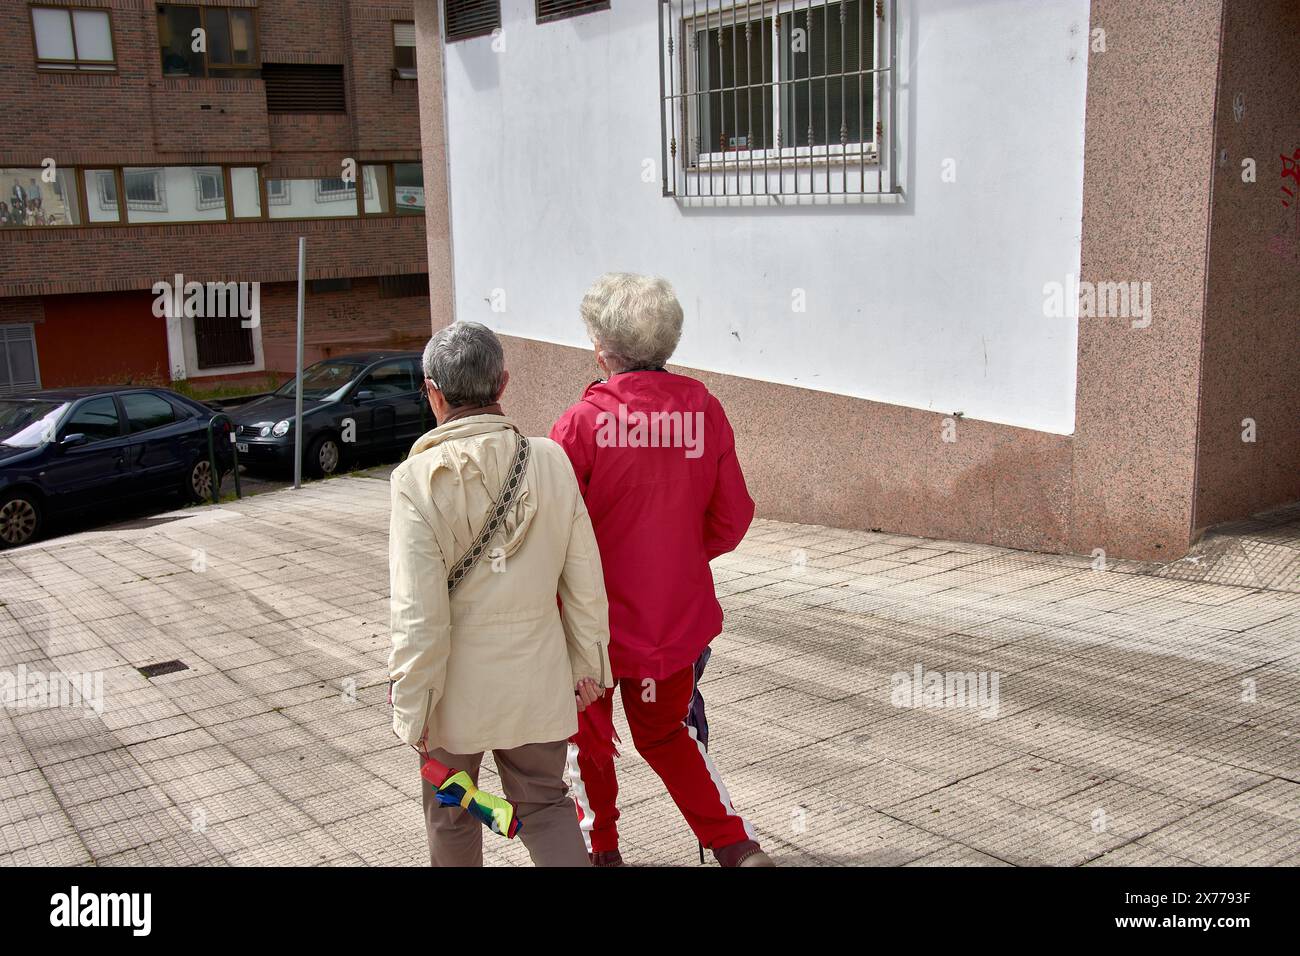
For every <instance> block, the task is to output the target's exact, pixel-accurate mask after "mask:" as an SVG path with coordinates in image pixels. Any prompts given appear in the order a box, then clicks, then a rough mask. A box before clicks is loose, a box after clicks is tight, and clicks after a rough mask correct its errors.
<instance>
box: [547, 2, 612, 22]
mask: <svg viewBox="0 0 1300 956" xmlns="http://www.w3.org/2000/svg"><path fill="white" fill-rule="evenodd" d="M608 9H609V0H537V22H538V23H550V22H551V21H552V20H566V19H568V18H569V17H580V16H582V15H583V14H584V13H595V12H596V11H597V10H608Z"/></svg>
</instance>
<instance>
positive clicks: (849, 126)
mask: <svg viewBox="0 0 1300 956" xmlns="http://www.w3.org/2000/svg"><path fill="white" fill-rule="evenodd" d="M895 3H896V0H749V2H745V0H737V2H733V0H659V38H660V43H659V58H660V105H661V110H660V127H661V133H662V157H661V169H662V180H663V194H664V195H665V196H668V197H672V198H674V199H677V200H678V201H682V202H688V203H690V204H734V203H756V202H765V201H768V202H789V201H812V202H827V201H839V202H852V201H873V202H875V201H882V200H885V199H886V198H889V199H895V200H896V199H898V198H901V196H902V186H901V182H900V181H899V177H898V176H897V175H896V174H895V171H896V170H897V169H898V165H897V162H896V153H897V150H896V142H897V137H896V133H895V129H894V127H895V123H894V116H895V115H896V107H895V102H896V93H897V90H896V81H895V77H896V73H897V60H896V50H897V42H896V35H897V33H896V20H895V14H894V7H895Z"/></svg>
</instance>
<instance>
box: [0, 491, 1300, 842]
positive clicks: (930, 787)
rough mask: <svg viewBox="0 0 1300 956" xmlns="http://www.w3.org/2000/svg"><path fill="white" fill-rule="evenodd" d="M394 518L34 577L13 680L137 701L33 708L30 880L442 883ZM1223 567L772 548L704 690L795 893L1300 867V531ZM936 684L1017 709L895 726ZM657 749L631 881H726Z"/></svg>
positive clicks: (378, 509) (1, 761)
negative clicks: (430, 842) (417, 725)
mask: <svg viewBox="0 0 1300 956" xmlns="http://www.w3.org/2000/svg"><path fill="white" fill-rule="evenodd" d="M387 511H388V488H387V484H386V482H385V481H384V480H383V477H382V473H381V474H379V475H378V476H377V477H346V478H339V479H335V480H332V481H328V482H322V483H317V484H313V485H310V486H308V487H307V488H306V489H304V490H303V491H300V492H296V493H295V492H278V493H272V494H267V495H262V496H259V497H256V498H252V499H248V500H245V501H243V502H239V503H235V504H230V505H225V506H222V507H220V508H215V509H213V508H207V509H194V510H187V511H183V512H176V513H173V514H171V515H167V516H163V517H161V518H158V519H153V520H145V521H138V522H134V523H133V524H132V525H131V526H129V527H125V528H115V529H105V530H98V531H91V532H86V533H82V534H78V535H74V536H71V537H67V538H63V539H59V540H55V541H51V542H48V543H45V544H38V545H34V546H31V547H28V548H24V549H20V550H17V551H11V552H5V553H4V554H0V672H3V671H8V672H10V673H15V672H17V670H18V669H19V667H20V666H21V667H23V668H25V669H26V671H27V672H29V673H43V672H50V671H53V670H58V671H61V672H63V673H64V674H83V673H94V672H102V673H103V675H104V676H103V680H104V684H103V688H104V709H103V713H102V715H96V714H94V713H93V712H86V711H85V710H84V709H77V708H70V707H63V708H57V709H37V708H26V709H23V708H8V709H0V864H6V865H23V864H46V863H62V864H92V863H94V864H100V865H116V864H204V865H222V864H307V865H310V864H337V865H356V864H402V865H408V864H420V863H421V862H422V861H423V860H425V859H426V856H425V850H424V845H423V829H422V824H421V816H420V810H419V801H418V783H417V777H416V774H415V770H414V768H413V766H412V755H411V752H410V751H409V749H406V748H404V747H403V746H401V745H400V744H398V742H397V741H396V738H394V737H393V736H392V735H391V732H390V731H389V729H388V723H389V721H388V710H387V706H386V703H385V692H386V683H385V675H384V664H385V659H386V655H387V643H388V635H387V597H386V595H387V586H388V569H387V558H386V549H387V540H386V539H387V534H386V531H387ZM1198 554H1199V555H1200V559H1201V560H1199V561H1196V560H1187V561H1183V562H1175V563H1173V564H1171V565H1167V566H1163V567H1162V566H1155V565H1138V564H1132V563H1119V564H1116V565H1115V566H1113V567H1111V568H1110V569H1109V570H1104V571H1103V570H1094V569H1093V567H1092V562H1091V561H1090V560H1089V559H1086V558H1071V557H1048V556H1042V555H1034V554H1027V553H1024V552H1014V551H1007V550H1004V549H999V548H993V547H985V546H980V545H969V544H959V543H953V542H941V541H929V540H923V539H918V538H910V537H904V536H898V535H887V534H867V533H857V532H847V531H837V530H832V529H826V528H814V527H803V526H797V525H789V524H779V523H775V522H757V523H756V524H755V526H754V528H753V529H752V530H751V532H750V534H749V536H748V538H747V539H746V541H745V543H744V545H743V546H742V547H741V549H740V550H739V552H737V553H736V554H734V555H729V556H727V557H725V558H722V559H719V560H718V561H717V562H715V575H716V578H717V581H718V589H719V592H720V594H721V595H723V596H724V598H723V603H724V606H725V607H726V609H727V624H726V630H725V632H724V633H723V635H722V636H720V637H719V638H718V639H717V640H716V641H715V643H714V657H713V661H712V662H711V663H710V665H709V669H708V672H707V674H706V676H705V681H704V685H703V689H704V693H705V696H706V698H707V701H708V704H709V719H710V724H711V728H712V733H713V753H714V756H715V759H716V761H717V763H718V765H719V767H720V769H721V771H722V774H723V777H724V779H725V781H726V783H727V785H728V787H729V789H730V791H731V794H732V796H733V798H734V801H735V803H736V805H737V807H738V808H739V809H740V810H741V812H743V813H744V814H745V815H746V816H747V817H749V818H750V819H751V820H752V822H753V823H754V825H755V826H756V827H757V829H758V830H759V835H760V838H761V839H762V841H763V843H764V845H765V846H767V847H768V849H769V850H770V851H771V852H772V853H773V855H774V856H775V857H776V858H777V860H778V862H780V863H784V864H836V863H846V864H863V863H865V864H881V865H1000V864H1008V863H1009V864H1021V865H1023V864H1044V863H1045V864H1060V865H1080V864H1087V865H1132V864H1185V863H1186V864H1254V865H1276V864H1296V863H1300V782H1298V781H1300V747H1297V743H1300V736H1298V735H1300V716H1298V714H1300V680H1298V679H1297V677H1298V676H1300V511H1297V510H1294V509H1293V510H1291V511H1287V512H1280V513H1278V514H1275V515H1273V516H1270V517H1267V518H1264V519H1260V520H1257V521H1254V522H1250V523H1247V524H1245V525H1243V526H1241V527H1239V528H1237V529H1235V530H1234V529H1228V533H1223V534H1220V535H1218V536H1216V537H1214V538H1212V539H1209V540H1208V541H1207V545H1206V546H1203V548H1202V549H1201V550H1200V551H1199V552H1198ZM1196 557H1197V554H1194V555H1192V558H1196ZM1222 581H1227V582H1228V583H1220V582H1222ZM170 661H180V662H182V663H183V664H184V665H185V666H186V668H187V669H185V670H180V671H177V672H175V673H170V674H165V675H162V676H156V677H153V678H148V677H146V676H144V674H142V673H141V671H140V670H138V668H141V667H146V666H147V665H151V664H159V663H164V662H170ZM918 667H919V668H921V669H922V681H921V684H922V687H921V689H924V687H925V683H924V675H925V674H929V673H932V672H938V673H940V674H942V675H945V676H946V677H947V678H949V679H950V680H951V679H952V678H953V677H954V675H956V674H966V673H969V674H972V675H973V678H974V679H975V680H978V676H977V675H979V674H981V673H983V674H984V675H985V677H986V678H991V676H992V675H994V674H996V676H997V680H998V684H997V690H998V693H997V696H996V708H994V701H993V700H992V699H990V698H986V699H985V700H984V701H983V706H961V707H898V706H895V705H894V703H891V694H892V696H893V697H894V698H895V699H896V701H899V702H901V698H900V697H899V695H900V694H901V693H902V690H901V681H897V680H894V677H893V675H896V674H899V673H905V674H907V675H914V674H915V673H916V670H917V668H918ZM896 683H898V684H900V688H899V689H895V688H894V687H893V686H892V685H893V684H896ZM910 683H911V681H910V679H909V681H908V682H907V684H908V686H910ZM977 686H978V685H977ZM952 689H955V688H952ZM984 689H985V691H986V692H989V693H991V691H992V685H991V684H985V685H984ZM917 696H918V698H920V697H921V696H922V695H920V694H918V695H917ZM922 702H923V701H922ZM979 703H980V702H979V701H976V704H977V705H978V704H979ZM994 709H996V714H994ZM616 710H617V708H616ZM620 727H621V730H620V733H621V735H622V736H623V738H624V740H630V737H629V736H628V735H627V733H626V728H625V726H623V725H622V724H621V718H620ZM624 749H625V751H626V753H625V756H624V757H623V758H622V759H621V761H620V763H619V771H620V782H621V787H622V795H623V796H622V800H621V807H622V809H623V820H622V831H623V834H624V855H625V857H627V858H628V860H629V861H630V862H635V863H643V864H644V863H649V864H672V865H691V864H694V863H695V862H696V860H697V856H696V847H695V843H694V840H693V838H692V836H691V834H690V832H689V830H688V829H687V828H686V826H685V824H684V823H683V822H682V821H681V819H680V817H679V816H678V814H677V812H676V810H675V808H674V807H673V805H672V803H671V801H670V800H669V799H668V797H667V796H666V795H665V794H664V793H663V789H662V787H661V786H660V784H659V783H658V781H657V779H656V778H655V777H654V775H653V773H651V772H650V771H649V769H648V767H647V766H646V764H645V763H644V762H642V761H641V760H640V759H639V758H638V757H637V755H636V753H635V751H634V750H632V748H631V747H630V746H626V747H625V748H624ZM488 766H489V767H490V763H489V765H488ZM484 786H485V788H488V789H491V788H493V787H495V786H497V781H496V779H495V776H494V774H492V773H491V772H490V770H489V771H488V772H485V774H484ZM486 841H487V842H486V847H487V858H488V861H489V862H490V863H492V864H520V863H526V862H527V855H526V853H525V852H524V850H523V847H522V846H521V845H519V844H518V843H517V842H512V843H507V842H505V841H503V840H501V839H500V838H495V837H492V836H491V835H488V836H487V837H486Z"/></svg>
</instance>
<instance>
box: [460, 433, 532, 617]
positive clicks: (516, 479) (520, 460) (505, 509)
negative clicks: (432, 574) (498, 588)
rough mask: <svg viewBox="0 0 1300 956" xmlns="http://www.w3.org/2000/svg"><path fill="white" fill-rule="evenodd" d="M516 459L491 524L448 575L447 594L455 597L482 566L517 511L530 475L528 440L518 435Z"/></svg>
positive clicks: (511, 466)
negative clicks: (490, 545)
mask: <svg viewBox="0 0 1300 956" xmlns="http://www.w3.org/2000/svg"><path fill="white" fill-rule="evenodd" d="M515 438H516V441H515V457H514V460H513V461H512V462H511V463H510V470H509V471H508V472H506V480H505V483H504V484H502V486H501V491H500V493H499V494H498V495H497V500H496V501H495V502H494V503H493V505H492V510H491V511H490V512H488V517H487V522H486V523H485V524H484V525H483V529H482V530H481V531H479V533H478V537H476V538H475V539H474V543H473V544H472V545H470V547H469V550H468V551H466V552H465V553H464V554H463V555H461V558H460V560H459V561H457V562H456V563H455V564H454V565H453V566H452V569H451V573H450V574H448V575H447V593H448V594H451V593H452V592H453V591H455V590H456V588H457V586H458V585H459V584H460V582H461V581H463V580H465V577H466V575H468V574H469V573H470V572H471V571H473V570H474V568H475V567H477V566H478V563H479V560H480V559H481V558H482V557H483V555H484V553H485V552H486V551H487V546H488V542H489V541H491V540H492V538H493V537H494V536H495V535H496V533H497V531H499V530H500V529H501V524H502V522H504V521H505V520H506V515H507V514H509V513H510V509H511V508H513V507H514V504H515V499H516V498H517V497H518V496H519V489H520V488H521V487H522V486H523V483H524V475H525V474H527V472H528V439H527V438H525V437H524V436H523V435H520V434H519V433H518V432H516V433H515Z"/></svg>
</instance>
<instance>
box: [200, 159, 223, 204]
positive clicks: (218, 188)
mask: <svg viewBox="0 0 1300 956" xmlns="http://www.w3.org/2000/svg"><path fill="white" fill-rule="evenodd" d="M194 204H195V207H196V208H198V209H225V208H226V182H225V177H224V174H223V173H222V171H221V167H220V166H196V167H194Z"/></svg>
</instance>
